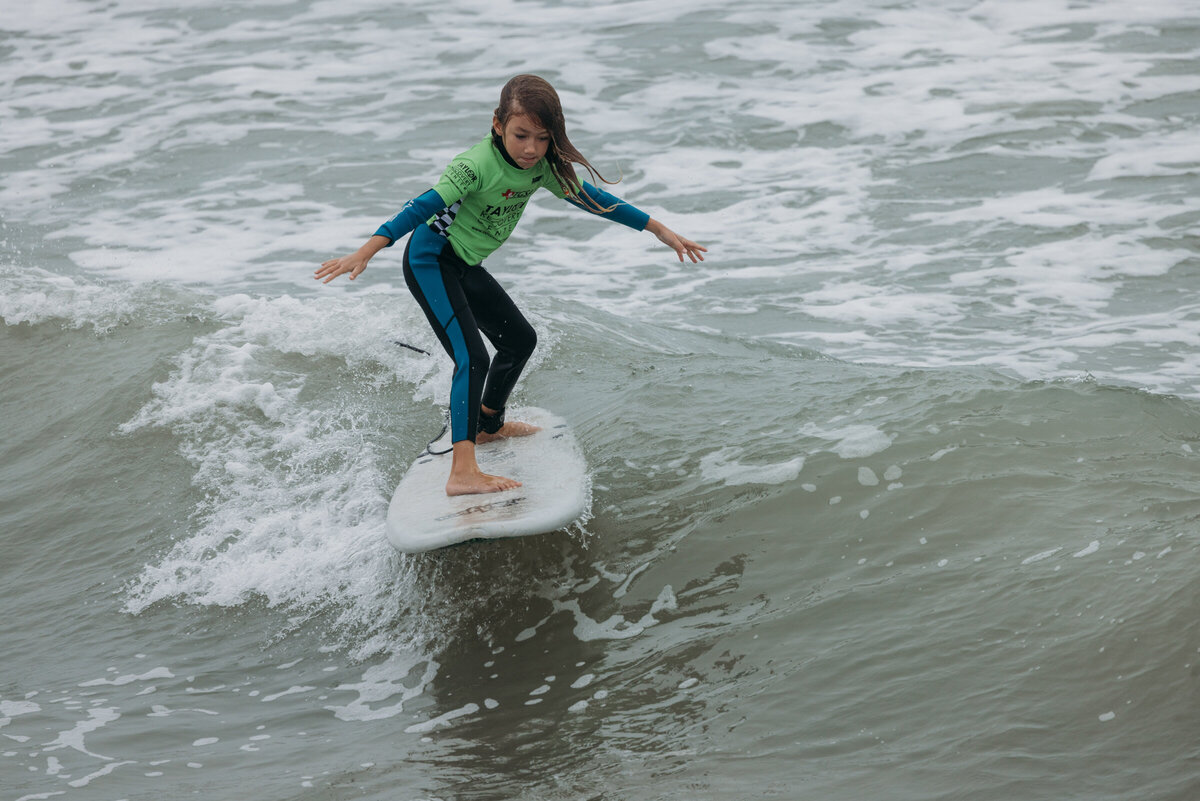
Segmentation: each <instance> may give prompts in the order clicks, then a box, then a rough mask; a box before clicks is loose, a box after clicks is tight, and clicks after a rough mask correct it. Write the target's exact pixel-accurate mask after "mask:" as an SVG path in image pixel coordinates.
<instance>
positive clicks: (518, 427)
mask: <svg viewBox="0 0 1200 801" xmlns="http://www.w3.org/2000/svg"><path fill="white" fill-rule="evenodd" d="M541 430H542V429H541V428H539V427H538V426H535V425H533V424H532V423H522V422H520V421H517V420H511V421H509V422H506V423H505V424H504V425H502V426H500V428H499V430H497V431H496V433H495V434H489V433H487V432H486V431H480V432H479V433H478V434H476V435H475V441H476V442H477V443H479V444H480V445H482V444H483V443H485V442H492V441H493V440H497V439H504V438H506V437H528V436H529V435H530V434H536V433H537V432H539V431H541Z"/></svg>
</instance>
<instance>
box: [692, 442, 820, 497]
mask: <svg viewBox="0 0 1200 801" xmlns="http://www.w3.org/2000/svg"><path fill="white" fill-rule="evenodd" d="M743 454H744V451H743V450H741V449H740V448H737V447H732V446H730V447H724V448H721V449H720V450H717V451H713V452H712V453H708V454H705V455H704V456H702V457H701V458H700V475H701V476H703V478H704V480H706V481H713V482H721V483H723V484H726V485H728V486H731V487H733V486H741V485H744V484H785V483H787V482H789V481H795V480H796V478H797V477H798V476H799V475H800V471H801V470H803V469H804V457H803V456H796V457H793V458H791V459H788V460H787V461H784V462H776V463H774V464H765V465H764V464H746V463H744V462H742V461H740V460H739V459H738V457H740V456H742V455H743Z"/></svg>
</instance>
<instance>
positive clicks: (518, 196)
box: [500, 188, 537, 200]
mask: <svg viewBox="0 0 1200 801" xmlns="http://www.w3.org/2000/svg"><path fill="white" fill-rule="evenodd" d="M536 191H537V189H536V188H534V189H523V190H521V191H520V192H518V191H516V190H515V189H505V190H504V191H503V192H501V193H500V197H502V198H504V199H505V200H514V199H515V200H524V199H525V198H527V197H529V196H530V195H532V194H533V193H534V192H536Z"/></svg>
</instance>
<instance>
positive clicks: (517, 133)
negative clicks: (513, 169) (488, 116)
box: [492, 114, 550, 170]
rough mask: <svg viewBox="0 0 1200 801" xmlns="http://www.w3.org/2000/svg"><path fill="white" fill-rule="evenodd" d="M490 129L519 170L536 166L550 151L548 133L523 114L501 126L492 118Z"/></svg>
mask: <svg viewBox="0 0 1200 801" xmlns="http://www.w3.org/2000/svg"><path fill="white" fill-rule="evenodd" d="M492 128H493V129H494V130H495V131H496V133H497V134H499V135H500V138H501V139H502V140H503V141H504V149H505V150H507V151H508V155H510V156H512V158H513V161H515V162H517V164H518V165H520V167H521V169H523V170H528V169H529V168H530V167H532V166H534V165H535V164H537V163H538V162H539V161H541V160H542V157H544V156H545V155H546V151H547V150H549V149H550V132H549V131H547V130H546V129H545V128H543V127H542V126H541V125H540V124H538V123H537V121H535V120H534V119H532V118H531V117H528V116H526V115H524V114H521V115H514V116H512V117H509V118H508V124H507V125H504V126H501V125H500V120H499V119H497V118H495V117H493V118H492Z"/></svg>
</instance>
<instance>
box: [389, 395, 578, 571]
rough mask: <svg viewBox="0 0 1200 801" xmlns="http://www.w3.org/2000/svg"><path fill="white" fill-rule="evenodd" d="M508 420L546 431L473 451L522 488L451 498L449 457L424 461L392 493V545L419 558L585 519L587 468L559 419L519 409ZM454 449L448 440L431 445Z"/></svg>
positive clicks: (487, 467)
mask: <svg viewBox="0 0 1200 801" xmlns="http://www.w3.org/2000/svg"><path fill="white" fill-rule="evenodd" d="M509 417H510V419H514V420H523V421H526V422H529V423H533V424H534V425H536V426H540V427H541V429H542V430H541V431H538V432H537V433H535V434H531V435H530V436H528V437H511V438H506V439H500V440H495V441H493V442H488V443H485V444H481V445H479V446H477V447H476V449H475V458H476V460H477V461H478V462H479V467H480V469H482V470H483V472H485V473H491V474H493V475H501V476H508V477H509V478H515V479H516V480H517V481H520V482H521V486H520V487H517V488H515V489H511V490H505V491H504V492H494V493H487V494H484V495H459V496H455V497H450V496H448V495H446V478H447V477H448V476H449V475H450V458H451V457H450V454H449V453H445V454H440V455H431V454H429V453H426V454H424V455H422V456H421V457H419V458H418V459H417V460H416V461H415V462H413V464H412V466H411V467H410V468H409V469H408V472H407V473H405V474H404V478H402V479H401V480H400V484H399V485H398V486H397V487H396V491H395V493H393V494H392V501H391V504H390V505H389V506H388V515H387V536H388V540H389V541H390V542H391V543H392V545H393V546H394V547H395V548H396V550H398V551H400V552H402V553H421V552H423V551H430V550H433V549H435V548H442V547H445V546H447V545H454V544H455V543H459V542H466V541H467V540H474V539H497V538H500V537H523V536H527V535H530V534H545V533H548V532H551V531H557V530H559V529H562V528H565V527H566V526H569V525H570V524H571V523H573V522H575V521H576V520H578V519H579V518H580V517H582V516H583V514H584V512H585V511H586V510H587V506H588V503H589V502H590V499H591V492H590V484H589V480H588V476H587V463H586V462H585V461H584V458H583V453H582V451H580V449H579V444H578V443H577V442H576V441H575V435H574V434H572V433H571V429H570V427H569V426H568V425H567V423H566V421H564V420H563V419H562V418H561V417H558V416H557V415H554V414H552V413H550V412H548V411H546V410H545V409H538V408H536V407H526V408H523V409H514V410H512V411H511V412H510V413H509ZM449 447H450V444H449V437H444V438H443V439H442V440H440V441H439V442H438V443H434V444H433V445H431V446H430V450H432V451H438V450H443V449H448V448H449Z"/></svg>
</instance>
